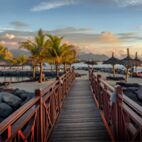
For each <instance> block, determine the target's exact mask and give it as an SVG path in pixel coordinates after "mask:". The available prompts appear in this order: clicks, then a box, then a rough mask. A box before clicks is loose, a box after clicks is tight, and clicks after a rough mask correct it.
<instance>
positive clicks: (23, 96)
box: [14, 89, 27, 101]
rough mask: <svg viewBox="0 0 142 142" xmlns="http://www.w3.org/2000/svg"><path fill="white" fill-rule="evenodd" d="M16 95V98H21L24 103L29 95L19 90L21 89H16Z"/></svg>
mask: <svg viewBox="0 0 142 142" xmlns="http://www.w3.org/2000/svg"><path fill="white" fill-rule="evenodd" d="M14 95H15V96H18V97H19V98H21V99H22V100H23V101H24V100H25V99H26V98H27V94H26V92H25V91H24V90H19V89H16V90H15V91H14Z"/></svg>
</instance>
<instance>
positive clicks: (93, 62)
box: [85, 60, 97, 67]
mask: <svg viewBox="0 0 142 142" xmlns="http://www.w3.org/2000/svg"><path fill="white" fill-rule="evenodd" d="M85 64H87V65H88V66H89V65H92V67H93V65H97V62H96V61H94V60H88V61H85Z"/></svg>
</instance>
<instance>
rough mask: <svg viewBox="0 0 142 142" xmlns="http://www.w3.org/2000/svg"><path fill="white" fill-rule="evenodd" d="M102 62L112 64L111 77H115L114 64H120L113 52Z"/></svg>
mask: <svg viewBox="0 0 142 142" xmlns="http://www.w3.org/2000/svg"><path fill="white" fill-rule="evenodd" d="M103 64H110V65H112V71H113V77H115V65H116V64H120V60H119V59H117V58H115V57H114V53H112V57H111V58H109V59H108V60H106V61H104V62H103Z"/></svg>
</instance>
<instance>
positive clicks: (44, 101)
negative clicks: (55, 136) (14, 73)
mask: <svg viewBox="0 0 142 142" xmlns="http://www.w3.org/2000/svg"><path fill="white" fill-rule="evenodd" d="M74 79H75V73H74V70H73V69H70V70H68V71H67V72H66V73H65V74H64V75H62V76H61V77H60V78H59V79H57V80H55V81H54V82H53V83H52V84H51V85H49V86H48V87H47V88H44V89H42V90H40V89H39V90H36V91H35V97H34V98H32V99H31V100H29V101H28V102H27V103H26V104H24V105H23V106H22V107H20V108H19V109H18V110H16V111H15V112H14V113H12V114H11V115H10V116H9V117H7V118H6V119H5V120H4V121H2V122H1V123H0V141H16V142H22V141H30V142H32V141H33V142H34V141H40V142H45V141H47V140H48V138H49V136H50V133H51V131H52V128H53V126H54V124H55V122H56V119H57V117H58V115H59V113H60V108H61V106H62V104H63V101H64V98H65V96H66V95H67V94H68V91H69V89H70V86H71V84H72V82H73V80H74ZM61 80H62V82H61ZM25 132H26V133H25Z"/></svg>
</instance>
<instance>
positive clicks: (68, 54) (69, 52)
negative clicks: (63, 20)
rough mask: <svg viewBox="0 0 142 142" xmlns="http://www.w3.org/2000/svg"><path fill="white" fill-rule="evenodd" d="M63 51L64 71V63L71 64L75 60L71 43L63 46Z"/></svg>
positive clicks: (74, 52)
mask: <svg viewBox="0 0 142 142" xmlns="http://www.w3.org/2000/svg"><path fill="white" fill-rule="evenodd" d="M64 48H65V49H64V52H63V54H62V64H63V65H64V72H65V71H66V65H71V64H73V63H75V62H76V60H77V58H76V50H75V49H74V47H73V46H72V45H66V46H64Z"/></svg>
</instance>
